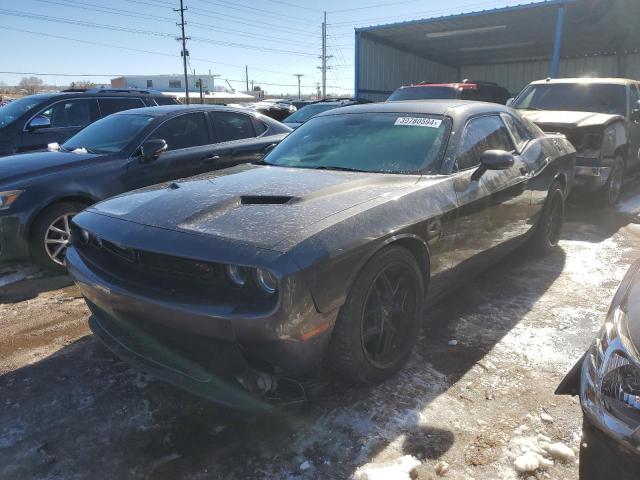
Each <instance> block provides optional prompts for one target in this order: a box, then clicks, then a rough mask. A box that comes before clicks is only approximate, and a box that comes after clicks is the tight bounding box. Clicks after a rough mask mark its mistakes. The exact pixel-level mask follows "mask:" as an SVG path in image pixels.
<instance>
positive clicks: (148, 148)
mask: <svg viewBox="0 0 640 480" xmlns="http://www.w3.org/2000/svg"><path fill="white" fill-rule="evenodd" d="M167 147H168V145H167V142H166V141H164V140H163V139H161V138H159V139H154V140H147V141H146V142H144V143H143V144H142V146H141V147H140V163H151V162H153V161H154V160H157V158H158V157H159V156H160V154H161V153H162V152H164V151H165V150H166V149H167Z"/></svg>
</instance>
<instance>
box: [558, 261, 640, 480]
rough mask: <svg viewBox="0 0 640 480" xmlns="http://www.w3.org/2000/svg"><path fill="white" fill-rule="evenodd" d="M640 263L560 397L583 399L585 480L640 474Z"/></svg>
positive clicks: (582, 474)
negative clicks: (639, 432)
mask: <svg viewBox="0 0 640 480" xmlns="http://www.w3.org/2000/svg"><path fill="white" fill-rule="evenodd" d="M639 351H640V262H636V263H634V264H633V265H632V266H631V267H630V268H629V270H628V271H627V274H626V275H625V277H624V279H623V280H622V283H621V284H620V287H619V288H618V291H617V292H616V294H615V295H614V297H613V301H612V303H611V306H610V307H609V312H608V313H607V316H606V318H605V321H604V325H603V327H602V328H601V330H600V332H599V333H598V335H597V337H596V339H595V341H594V342H592V343H591V346H590V347H589V350H588V351H587V352H586V353H585V355H584V356H583V357H582V359H580V361H579V362H578V363H577V364H576V365H575V366H574V367H573V368H572V369H571V371H570V372H569V374H568V375H567V377H566V378H565V379H564V380H563V381H562V383H561V384H560V386H559V387H558V389H557V390H556V393H557V394H568V395H579V396H580V404H581V406H582V412H583V424H582V442H581V447H580V479H581V480H600V479H603V478H615V479H616V480H635V479H637V478H638V472H640V438H638V428H640V354H638V352H639Z"/></svg>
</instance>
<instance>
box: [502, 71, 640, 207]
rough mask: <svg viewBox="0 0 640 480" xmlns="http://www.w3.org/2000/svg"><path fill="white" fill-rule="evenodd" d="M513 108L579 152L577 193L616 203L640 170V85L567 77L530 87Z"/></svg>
mask: <svg viewBox="0 0 640 480" xmlns="http://www.w3.org/2000/svg"><path fill="white" fill-rule="evenodd" d="M512 105H513V107H515V108H517V109H519V110H521V111H522V113H523V114H524V115H525V116H526V117H527V118H529V119H530V120H531V121H533V122H535V123H536V124H537V125H538V126H539V127H540V128H542V129H543V130H545V131H548V132H551V131H553V132H561V133H564V134H565V135H566V136H567V137H568V138H569V140H570V141H571V143H573V145H574V146H575V147H576V149H577V150H578V157H577V160H576V187H577V188H576V190H581V191H582V192H586V193H592V192H596V193H597V195H598V197H599V201H600V203H601V204H602V205H605V206H611V205H614V204H615V203H616V202H617V201H618V199H619V198H620V191H621V188H622V184H623V181H624V180H625V178H627V177H629V176H630V175H632V174H634V173H637V172H638V170H639V167H640V83H639V82H638V81H636V80H624V79H617V78H566V79H558V80H551V79H547V80H540V81H537V82H533V83H531V84H530V85H529V86H527V87H525V89H524V90H523V91H522V92H521V93H520V94H519V95H518V96H517V98H516V99H515V100H514V101H513V103H512Z"/></svg>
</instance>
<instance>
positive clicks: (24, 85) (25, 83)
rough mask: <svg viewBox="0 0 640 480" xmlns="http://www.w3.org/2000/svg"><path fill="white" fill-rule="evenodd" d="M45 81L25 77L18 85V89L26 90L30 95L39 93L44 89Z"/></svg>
mask: <svg viewBox="0 0 640 480" xmlns="http://www.w3.org/2000/svg"><path fill="white" fill-rule="evenodd" d="M43 84H44V81H43V80H42V79H41V78H38V77H23V78H22V80H20V83H19V84H18V88H20V89H21V90H26V92H27V93H28V94H29V95H33V94H34V93H37V92H39V91H40V90H41V89H42V85H43Z"/></svg>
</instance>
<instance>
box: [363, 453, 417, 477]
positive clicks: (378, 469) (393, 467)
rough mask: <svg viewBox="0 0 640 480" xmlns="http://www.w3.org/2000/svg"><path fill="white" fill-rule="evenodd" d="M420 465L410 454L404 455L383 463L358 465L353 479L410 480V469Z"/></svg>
mask: <svg viewBox="0 0 640 480" xmlns="http://www.w3.org/2000/svg"><path fill="white" fill-rule="evenodd" d="M419 465H420V460H418V459H417V458H415V457H414V456H412V455H404V456H403V457H400V458H398V459H396V460H392V461H390V462H384V463H368V464H366V465H363V466H361V467H359V468H358V469H357V470H356V471H355V473H354V475H353V478H354V480H411V474H410V472H411V470H413V469H414V468H416V467H418V466H419Z"/></svg>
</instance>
